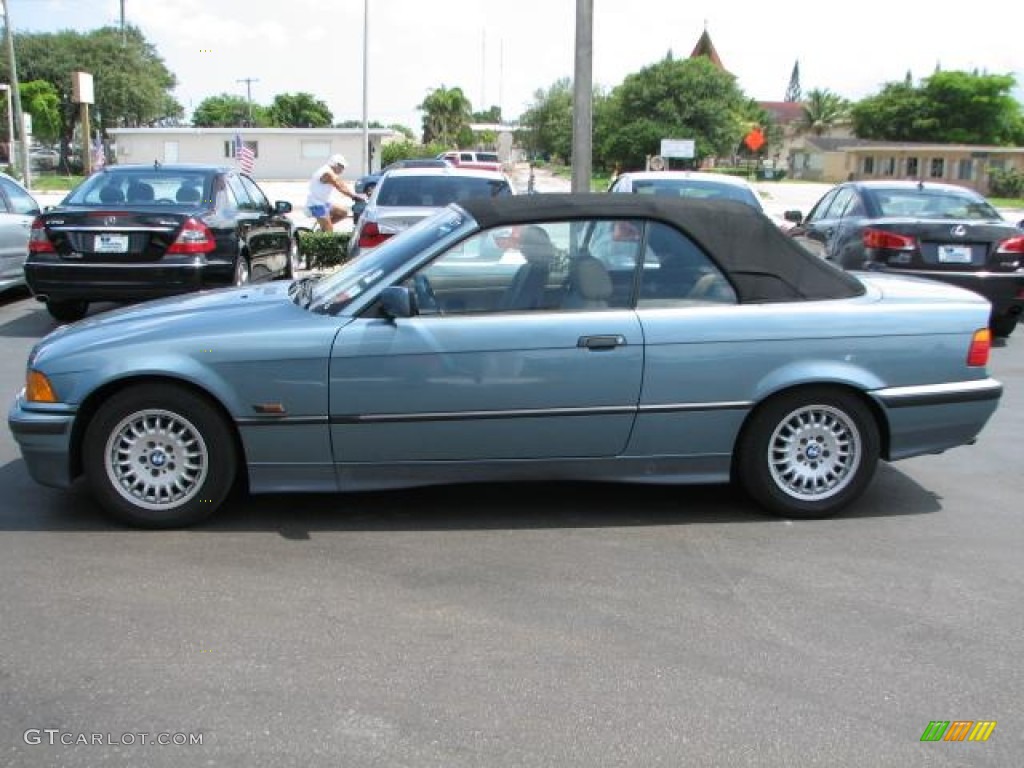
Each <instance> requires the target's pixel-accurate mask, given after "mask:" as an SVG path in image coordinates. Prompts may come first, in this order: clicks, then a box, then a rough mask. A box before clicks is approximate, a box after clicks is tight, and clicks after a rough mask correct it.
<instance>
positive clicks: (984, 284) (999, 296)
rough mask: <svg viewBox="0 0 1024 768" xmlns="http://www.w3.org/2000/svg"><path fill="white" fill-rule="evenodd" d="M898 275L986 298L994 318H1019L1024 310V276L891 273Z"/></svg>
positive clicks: (894, 270)
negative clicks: (959, 289)
mask: <svg viewBox="0 0 1024 768" xmlns="http://www.w3.org/2000/svg"><path fill="white" fill-rule="evenodd" d="M885 271H886V272H892V273H894V274H899V275H913V276H914V277H927V278H929V279H931V280H940V281H942V282H944V283H951V284H952V285H955V286H957V287H959V288H966V289H967V290H969V291H974V292H975V293H977V294H979V295H981V296H984V297H985V298H986V299H988V300H989V301H990V302H991V303H992V315H993V316H999V315H1006V314H1013V315H1019V314H1020V313H1021V311H1022V310H1024V274H1021V273H1016V272H1014V273H1009V274H1007V273H1003V272H940V271H929V270H922V269H907V270H903V269H892V268H887V269H886V270H885Z"/></svg>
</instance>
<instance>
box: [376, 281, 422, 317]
mask: <svg viewBox="0 0 1024 768" xmlns="http://www.w3.org/2000/svg"><path fill="white" fill-rule="evenodd" d="M380 308H381V311H382V312H383V313H384V315H385V316H386V317H388V318H391V319H392V320H394V319H395V318H398V317H412V316H413V312H414V311H415V302H414V300H413V297H412V291H410V290H409V289H408V288H406V287H405V286H403V285H389V286H388V287H387V288H385V289H384V290H383V291H381V294H380Z"/></svg>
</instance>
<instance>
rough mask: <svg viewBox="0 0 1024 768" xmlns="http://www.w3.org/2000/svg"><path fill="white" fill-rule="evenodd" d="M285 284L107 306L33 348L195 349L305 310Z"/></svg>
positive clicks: (37, 357) (44, 353)
mask: <svg viewBox="0 0 1024 768" xmlns="http://www.w3.org/2000/svg"><path fill="white" fill-rule="evenodd" d="M289 285H290V283H287V282H279V283H271V284H269V285H251V286H244V287H241V288H226V289H220V290H213V291H202V292H200V293H193V294H187V295H184V296H174V297H171V298H167V299H159V300H156V301H148V302H145V303H143V304H138V305H135V306H131V307H125V308H124V309H117V310H112V311H110V312H104V313H102V314H99V315H96V316H95V317H90V318H86V319H85V320H82V321H80V322H77V323H74V324H73V325H65V326H62V327H60V328H58V329H57V330H55V331H53V332H52V333H50V334H49V335H48V336H46V337H45V338H44V339H43V340H42V341H40V342H39V344H38V345H37V346H36V349H35V350H34V351H33V357H32V359H33V361H35V362H39V363H43V362H45V361H46V360H48V359H52V358H55V357H59V356H61V355H76V354H80V353H83V352H85V351H88V350H93V349H100V348H102V349H109V348H112V347H119V346H123V347H126V348H127V347H133V346H137V345H139V344H155V343H167V342H181V341H182V340H186V339H192V340H194V341H195V343H196V344H198V346H197V350H198V349H199V348H205V347H204V344H206V345H207V346H211V345H213V344H216V343H217V342H216V339H218V338H222V337H226V336H229V335H231V334H233V333H242V332H244V331H245V330H246V329H247V328H248V329H251V328H254V327H255V328H268V329H269V328H274V327H275V324H281V323H284V324H287V323H288V322H295V321H296V320H297V319H298V318H304V317H308V316H309V315H310V313H309V312H308V311H306V310H304V309H302V308H301V307H299V306H297V305H296V304H295V303H294V302H293V301H292V300H291V298H289V296H288V287H289Z"/></svg>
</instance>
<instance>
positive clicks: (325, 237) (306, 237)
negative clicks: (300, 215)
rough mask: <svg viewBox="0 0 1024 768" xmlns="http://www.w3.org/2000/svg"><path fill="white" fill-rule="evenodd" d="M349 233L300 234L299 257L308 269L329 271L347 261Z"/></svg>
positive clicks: (350, 234)
mask: <svg viewBox="0 0 1024 768" xmlns="http://www.w3.org/2000/svg"><path fill="white" fill-rule="evenodd" d="M351 237H352V233H351V232H300V233H299V255H300V256H301V257H302V260H303V261H304V262H306V266H307V267H308V268H309V269H329V268H331V267H336V266H338V265H339V264H344V263H345V262H346V261H348V241H349V240H350V239H351Z"/></svg>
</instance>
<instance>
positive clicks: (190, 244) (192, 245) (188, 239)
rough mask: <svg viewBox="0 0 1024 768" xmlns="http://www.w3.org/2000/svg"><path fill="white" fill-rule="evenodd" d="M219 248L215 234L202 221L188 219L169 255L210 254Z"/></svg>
mask: <svg viewBox="0 0 1024 768" xmlns="http://www.w3.org/2000/svg"><path fill="white" fill-rule="evenodd" d="M216 247H217V243H216V242H215V241H214V239H213V232H211V231H210V228H209V227H208V226H206V225H205V224H203V222H201V221H196V220H195V219H186V220H185V223H184V224H183V225H182V227H181V231H180V232H178V236H177V237H176V238H175V239H174V242H173V243H171V247H170V248H168V249H167V252H168V253H209V252H210V251H212V250H213V249H214V248H216Z"/></svg>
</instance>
